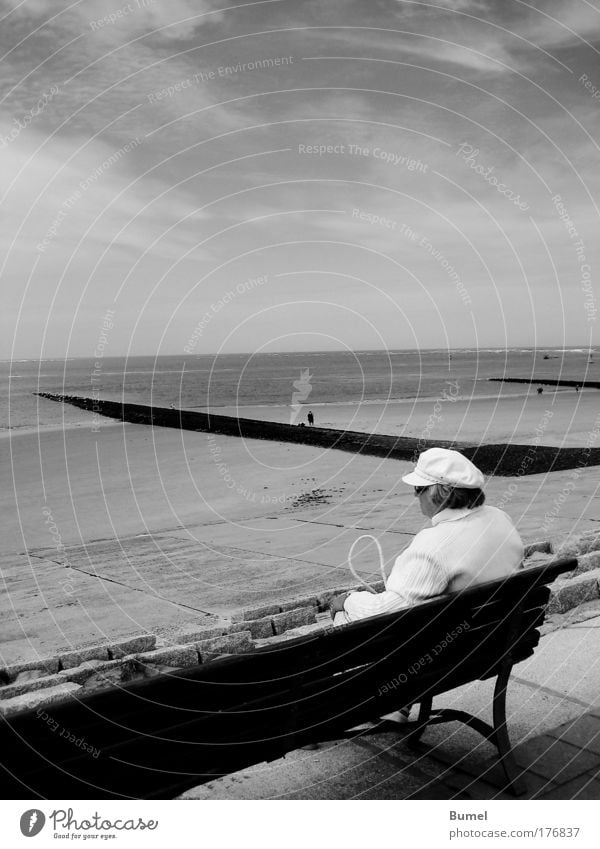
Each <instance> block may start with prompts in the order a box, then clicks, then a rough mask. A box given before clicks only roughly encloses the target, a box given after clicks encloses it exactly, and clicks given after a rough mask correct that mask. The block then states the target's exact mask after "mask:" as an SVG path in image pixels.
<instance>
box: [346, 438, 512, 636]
mask: <svg viewBox="0 0 600 849" xmlns="http://www.w3.org/2000/svg"><path fill="white" fill-rule="evenodd" d="M402 480H403V481H404V483H407V484H409V485H410V486H413V487H414V493H415V496H416V497H417V498H418V499H419V507H420V508H421V512H422V513H423V515H425V516H427V517H428V518H430V519H431V525H432V527H430V528H425V529H424V530H422V531H420V533H418V534H417V535H416V537H415V538H414V540H413V541H412V543H411V544H410V545H409V546H408V548H406V549H405V550H404V551H403V552H402V553H401V554H400V555H399V556H398V557H397V558H396V561H395V563H394V567H393V569H392V571H391V573H390V576H389V578H388V579H387V585H386V589H385V590H384V591H383V592H381V593H370V592H368V591H359V592H350V593H344V594H343V595H339V596H336V597H335V598H334V599H333V600H332V602H331V605H330V610H331V615H332V616H333V620H334V624H335V625H343V624H346V623H348V622H355V621H356V620H358V619H364V618H366V617H368V616H375V615H377V614H380V613H392V612H394V611H396V610H401V609H402V608H404V607H410V606H411V605H413V604H420V603H421V602H423V601H426V600H427V599H430V598H435V597H436V596H440V595H444V594H445V593H450V592H454V591H457V590H464V589H467V588H469V587H472V586H473V585H474V584H480V583H482V582H484V581H493V580H495V579H496V578H503V577H505V576H506V575H510V574H511V573H512V572H515V571H516V570H517V569H519V567H520V566H521V563H522V560H523V543H522V542H521V537H520V536H519V534H518V533H517V530H516V528H515V526H514V525H513V523H512V520H511V519H510V518H509V516H508V515H507V514H506V513H504V512H503V511H502V510H499V509H498V508H497V507H488V506H485V505H484V502H485V494H484V493H483V490H482V487H483V484H484V478H483V474H482V473H481V472H480V470H479V469H478V468H477V466H475V465H474V464H473V463H472V462H471V461H470V460H468V459H467V458H466V457H464V456H463V455H462V454H460V453H459V452H458V451H451V450H449V449H447V448H430V449H428V450H427V451H424V452H423V453H422V454H421V455H420V456H419V459H418V462H417V465H416V468H415V470H414V471H413V472H410V473H409V474H408V475H405V476H404V477H403V478H402Z"/></svg>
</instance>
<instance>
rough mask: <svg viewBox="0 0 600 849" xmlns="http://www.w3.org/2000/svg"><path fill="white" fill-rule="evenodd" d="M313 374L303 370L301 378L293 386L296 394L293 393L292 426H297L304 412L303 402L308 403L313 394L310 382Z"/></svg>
mask: <svg viewBox="0 0 600 849" xmlns="http://www.w3.org/2000/svg"><path fill="white" fill-rule="evenodd" d="M311 378H312V374H311V373H310V371H309V369H307V368H305V369H302V371H301V372H300V377H299V379H298V380H295V381H294V382H293V384H292V386H293V387H294V389H295V390H296V391H295V392H293V393H292V410H291V412H290V424H296V422H297V421H298V417H299V416H300V413H301V412H302V403H301V402H302V401H306V399H307V398H308V396H309V395H310V393H311V392H312V383H311V382H310V381H311Z"/></svg>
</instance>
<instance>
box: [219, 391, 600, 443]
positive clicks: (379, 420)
mask: <svg viewBox="0 0 600 849" xmlns="http://www.w3.org/2000/svg"><path fill="white" fill-rule="evenodd" d="M203 409H204V408H203ZM309 409H310V410H312V411H313V414H314V416H315V425H317V426H320V427H331V428H338V429H340V430H356V431H361V432H364V433H385V434H390V435H392V436H410V437H414V438H417V439H419V438H423V439H433V440H435V439H440V440H449V441H457V442H473V441H475V442H485V443H498V442H508V443H518V444H520V445H532V444H540V445H556V446H559V447H577V446H586V445H587V444H588V440H589V438H590V434H591V433H593V431H594V428H596V429H598V428H599V427H600V421H599V420H598V419H597V417H598V414H599V413H600V390H596V389H586V390H581V391H580V392H575V390H574V389H573V390H570V389H559V390H556V391H555V390H553V389H545V390H544V392H543V394H541V395H538V394H537V392H535V391H533V392H528V393H515V394H514V395H513V394H511V395H502V396H490V397H475V398H471V399H461V398H460V397H457V398H454V397H452V395H451V394H450V392H448V393H446V397H445V398H444V397H440V398H426V399H423V400H421V401H412V400H411V401H389V402H386V403H381V402H373V403H372V402H367V403H364V402H363V403H362V404H360V405H359V406H356V405H353V404H314V405H312V406H309V405H308V404H307V405H305V406H304V408H303V410H302V413H301V415H300V416H299V417H298V418H296V421H304V422H306V415H307V413H308V410H309ZM212 412H214V413H215V414H218V415H225V416H240V417H244V418H250V419H262V420H264V421H279V422H286V423H289V422H290V416H291V415H293V411H292V410H291V408H290V407H285V406H281V407H267V406H252V407H249V406H244V407H237V408H236V407H218V408H214V409H213V410H212Z"/></svg>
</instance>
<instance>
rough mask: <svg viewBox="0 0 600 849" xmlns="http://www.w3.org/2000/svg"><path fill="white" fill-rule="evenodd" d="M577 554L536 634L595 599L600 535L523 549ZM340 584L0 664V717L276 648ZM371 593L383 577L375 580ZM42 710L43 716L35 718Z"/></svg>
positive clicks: (310, 629) (317, 620)
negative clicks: (161, 628) (226, 657)
mask: <svg viewBox="0 0 600 849" xmlns="http://www.w3.org/2000/svg"><path fill="white" fill-rule="evenodd" d="M573 556H575V557H577V567H576V568H575V569H574V570H573V571H572V572H570V573H567V574H566V575H564V576H562V577H561V578H559V579H558V580H557V581H555V582H554V584H553V585H552V587H551V596H550V601H549V603H548V610H547V620H546V623H545V624H544V626H543V628H542V633H545V632H547V631H549V630H553V629H555V628H557V627H560V626H561V619H562V614H565V613H567V612H568V611H572V610H573V609H574V608H579V607H581V605H584V607H583V608H581V610H582V611H583V612H582V613H581V615H582V616H585V605H586V604H587V606H588V607H589V603H592V606H593V607H594V609H595V611H596V615H597V606H598V604H600V532H596V533H593V534H584V535H582V536H580V537H576V538H568V539H566V540H565V539H562V540H559V541H554V542H551V541H543V542H536V543H532V544H531V545H529V546H526V549H525V557H526V559H525V568H527V566H539V565H541V563H543V562H546V561H547V562H549V561H551V560H552V559H553V558H556V557H573ZM360 588H361V587H360V586H359V585H357V584H344V585H342V586H339V587H334V588H331V589H328V590H325V591H323V592H322V593H320V594H318V595H312V596H306V597H304V596H303V597H295V598H290V599H288V600H286V601H281V602H279V603H271V604H265V605H262V606H258V607H252V608H245V609H243V610H240V611H237V612H235V613H233V614H232V615H231V616H228V617H221V616H210V617H206V616H203V617H202V619H201V620H196V621H191V622H189V623H188V624H187V625H185V626H182V627H179V628H177V629H176V630H174V631H169V633H168V634H166V633H164V632H161V631H157V633H156V634H152V633H143V634H135V635H133V636H131V637H128V638H125V639H121V640H118V641H113V642H104V643H101V644H94V645H90V644H86V645H82V646H79V647H69V648H65V650H64V651H57V652H55V653H54V654H52V655H51V656H48V657H40V658H36V659H35V660H31V661H26V662H23V663H14V664H12V665H10V666H5V667H3V668H0V716H7V717H9V716H14V715H15V714H18V713H21V712H22V711H26V710H35V711H37V715H38V717H41V718H42V719H43V721H45V722H48V723H52V722H53V716H52V706H53V705H54V704H55V703H57V702H61V701H63V700H64V699H68V698H70V697H72V696H76V695H77V694H78V693H81V694H83V693H87V692H90V691H97V690H101V689H105V688H109V687H119V686H121V685H123V684H127V683H128V682H130V681H138V680H142V679H144V678H150V677H152V676H154V675H159V674H161V673H163V674H168V673H170V672H174V671H176V670H178V669H183V668H186V667H190V666H197V665H198V664H203V663H209V662H210V661H211V660H215V659H216V658H219V657H223V656H224V655H233V654H240V653H243V652H247V651H251V650H252V649H255V648H261V647H265V646H270V645H275V644H277V643H279V642H281V641H282V640H289V639H292V638H294V637H302V636H307V635H309V634H316V633H326V632H327V631H329V630H331V629H332V627H333V626H332V622H331V618H330V616H329V613H328V610H329V603H330V601H331V598H332V597H333V596H335V595H337V594H338V593H342V592H346V591H348V590H356V589H360ZM374 588H375V589H376V590H378V591H380V590H382V589H383V582H381V581H380V582H379V583H377V584H375V585H374ZM42 714H43V716H42Z"/></svg>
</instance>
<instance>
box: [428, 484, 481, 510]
mask: <svg viewBox="0 0 600 849" xmlns="http://www.w3.org/2000/svg"><path fill="white" fill-rule="evenodd" d="M431 500H432V501H433V503H434V504H435V506H436V507H439V508H440V509H442V510H446V509H450V510H463V509H464V508H465V507H468V508H469V510H472V509H473V508H474V507H481V505H482V504H483V503H484V502H485V493H484V491H483V490H482V489H467V488H466V487H463V486H447V485H446V484H443V483H434V484H433V485H432V487H431Z"/></svg>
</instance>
